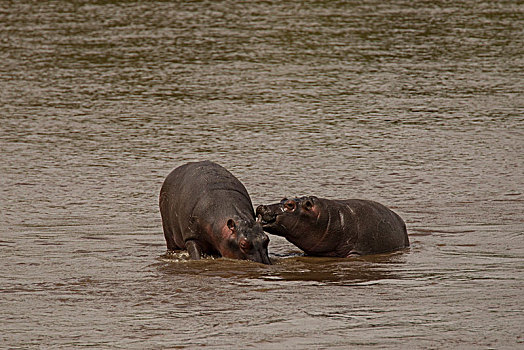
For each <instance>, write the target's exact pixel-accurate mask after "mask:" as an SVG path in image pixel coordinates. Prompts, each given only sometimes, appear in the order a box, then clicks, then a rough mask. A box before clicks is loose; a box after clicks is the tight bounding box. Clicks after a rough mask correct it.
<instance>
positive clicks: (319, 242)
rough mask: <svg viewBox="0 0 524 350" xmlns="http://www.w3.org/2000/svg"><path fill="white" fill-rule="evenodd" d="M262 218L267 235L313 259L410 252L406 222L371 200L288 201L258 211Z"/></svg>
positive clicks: (311, 198)
mask: <svg viewBox="0 0 524 350" xmlns="http://www.w3.org/2000/svg"><path fill="white" fill-rule="evenodd" d="M256 214H257V220H258V221H259V222H260V223H261V224H262V227H263V228H264V231H266V232H268V233H270V234H274V235H277V236H281V237H285V238H286V239H287V240H288V241H289V242H291V243H293V244H294V245H296V246H297V247H298V248H300V249H302V250H303V251H304V252H305V253H306V254H307V255H313V256H330V257H350V256H354V255H366V254H378V253H386V252H391V251H395V250H399V249H402V248H406V247H409V238H408V234H407V230H406V224H405V223H404V221H403V220H402V218H401V217H400V216H399V215H397V214H396V213H395V212H393V211H392V210H391V209H389V208H387V207H386V206H384V205H382V204H380V203H377V202H374V201H370V200H363V199H347V200H331V199H325V198H318V197H315V196H305V197H299V198H293V199H287V198H284V199H283V200H282V201H280V202H279V203H274V204H269V205H260V206H258V207H257V209H256Z"/></svg>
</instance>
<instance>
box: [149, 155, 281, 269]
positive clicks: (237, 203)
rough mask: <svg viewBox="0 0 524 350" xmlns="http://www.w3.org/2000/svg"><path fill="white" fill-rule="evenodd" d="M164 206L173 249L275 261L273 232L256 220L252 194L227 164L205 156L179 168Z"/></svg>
mask: <svg viewBox="0 0 524 350" xmlns="http://www.w3.org/2000/svg"><path fill="white" fill-rule="evenodd" d="M159 206H160V214H161V216H162V227H163V230H164V237H165V239H166V244H167V249H168V250H184V249H187V251H188V253H189V255H190V257H191V258H192V259H200V258H202V257H203V256H204V255H220V256H223V257H227V258H231V259H239V260H251V261H255V262H259V263H263V264H271V260H270V259H269V256H268V249H267V247H268V244H269V238H268V236H267V235H266V234H265V233H264V230H263V228H262V226H261V224H260V223H259V222H256V220H255V213H254V211H253V205H252V203H251V199H250V197H249V194H248V193H247V190H246V188H245V187H244V185H242V183H241V182H240V181H239V180H238V179H237V178H236V177H235V176H234V175H233V174H231V173H230V172H229V171H227V170H226V169H225V168H223V167H222V166H220V165H218V164H216V163H213V162H210V161H204V162H195V163H187V164H184V165H182V166H180V167H178V168H176V169H174V170H173V171H172V172H171V173H170V174H169V175H168V176H167V177H166V179H165V181H164V183H163V185H162V188H161V190H160V197H159Z"/></svg>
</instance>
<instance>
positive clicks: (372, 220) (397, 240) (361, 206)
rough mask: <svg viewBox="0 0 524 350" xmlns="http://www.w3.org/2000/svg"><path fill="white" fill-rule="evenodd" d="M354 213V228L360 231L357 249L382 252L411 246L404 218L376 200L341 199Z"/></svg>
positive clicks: (349, 210)
mask: <svg viewBox="0 0 524 350" xmlns="http://www.w3.org/2000/svg"><path fill="white" fill-rule="evenodd" d="M338 202H339V203H340V204H342V205H344V206H345V207H346V208H347V210H348V212H349V213H351V214H352V216H353V220H352V225H351V226H352V228H351V229H355V227H357V228H358V229H356V231H357V232H358V239H357V242H358V243H357V245H356V248H357V249H356V250H360V251H362V252H363V253H381V252H388V251H393V250H396V249H399V248H404V247H409V238H408V234H407V230H406V224H405V222H404V220H402V218H401V217H400V216H399V215H398V214H397V213H395V212H394V211H393V210H391V209H389V208H388V207H386V206H385V205H382V204H380V203H378V202H375V201H370V200H363V199H349V200H340V201H338Z"/></svg>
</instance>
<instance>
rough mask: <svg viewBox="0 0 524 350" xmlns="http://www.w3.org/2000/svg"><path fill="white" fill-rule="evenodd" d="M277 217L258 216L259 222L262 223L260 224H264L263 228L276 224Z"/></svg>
mask: <svg viewBox="0 0 524 350" xmlns="http://www.w3.org/2000/svg"><path fill="white" fill-rule="evenodd" d="M276 218H277V217H276V215H275V216H272V215H267V214H266V215H263V214H258V215H257V222H260V224H262V226H267V225H270V224H272V223H274V222H275V220H276Z"/></svg>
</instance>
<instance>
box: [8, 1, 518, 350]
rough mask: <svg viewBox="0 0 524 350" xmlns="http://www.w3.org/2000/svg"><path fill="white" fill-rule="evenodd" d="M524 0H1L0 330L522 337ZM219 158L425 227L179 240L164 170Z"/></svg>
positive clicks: (244, 175)
mask: <svg viewBox="0 0 524 350" xmlns="http://www.w3.org/2000/svg"><path fill="white" fill-rule="evenodd" d="M523 12H524V11H523V7H522V4H520V3H519V2H515V1H497V2H491V1H480V2H479V1H469V0H466V1H458V2H457V1H455V2H452V3H450V2H445V1H436V2H434V1H433V2H427V1H418V2H412V1H402V0H395V1H389V2H383V1H370V0H367V1H359V2H353V1H351V2H328V3H325V2H307V3H305V4H304V3H301V2H289V1H273V2H258V1H255V2H247V3H244V2H242V3H239V2H235V1H217V2H215V1H213V2H175V3H172V2H162V1H148V2H138V1H121V2H120V1H52V2H37V1H17V2H3V3H2V4H0V58H1V60H2V64H1V65H0V125H1V126H0V153H1V155H2V156H1V157H2V158H1V162H0V199H1V201H0V220H1V221H0V222H1V225H0V254H1V255H2V257H3V259H2V261H3V269H2V272H1V273H0V293H1V298H0V310H2V311H1V313H0V315H1V316H2V317H1V321H0V326H1V329H2V335H1V337H0V339H1V342H0V344H1V347H5V348H41V347H43V348H72V347H76V348H81V347H84V346H85V347H87V346H89V347H94V348H98V349H103V348H111V349H115V348H124V349H130V348H136V349H143V348H152V349H155V348H198V347H207V348H264V349H282V348H293V349H295V348H304V349H306V348H330V349H331V348H333V349H336V348H340V349H343V348H348V347H351V346H358V347H362V348H377V349H378V348H425V349H435V348H441V347H443V346H444V347H460V348H475V349H477V348H497V349H503V348H508V349H510V348H511V349H515V348H519V347H522V343H523V342H524V335H523V334H524V329H523V326H522V325H523V324H524V311H523V307H522V305H524V297H523V294H522V288H523V279H524V276H523V268H524V264H523V258H524V239H523V232H524V215H523V212H524V210H523V209H524V208H523V201H524V194H523V188H524V176H523V175H524V174H523V165H524V157H523V154H524V141H523V140H524V105H523V102H522V101H524V98H523V97H524V96H523V94H522V91H523V84H522V66H523V63H524V62H523V60H522V52H523V47H524V45H523V37H524V36H523V30H522V28H524V21H523V18H524V17H523ZM204 159H209V160H213V161H216V162H218V163H220V164H221V165H223V166H225V167H226V168H228V169H229V170H230V171H231V172H232V173H233V174H235V175H236V176H237V177H238V178H239V179H240V180H241V181H242V182H243V183H244V184H245V186H246V188H247V189H248V191H249V193H250V194H251V197H252V200H253V203H254V205H258V204H262V203H270V202H274V201H277V200H280V199H281V198H282V197H283V196H301V195H317V196H320V197H327V198H341V199H342V198H364V199H373V200H376V201H379V202H381V203H383V204H385V205H387V206H389V207H391V208H392V209H394V210H395V211H396V212H397V213H399V214H400V215H401V216H402V217H403V218H404V220H405V221H406V223H407V226H408V232H409V236H410V240H411V248H410V249H408V250H406V251H402V252H396V253H392V254H385V255H377V256H368V257H360V258H354V259H327V258H311V257H304V256H302V254H301V252H300V250H298V249H297V248H295V247H294V246H292V245H291V244H289V243H287V242H286V241H285V240H283V239H281V238H279V237H275V236H271V237H270V238H271V243H270V246H269V249H270V257H271V259H272V260H273V262H274V264H273V265H271V266H263V265H259V264H256V263H251V262H244V261H232V260H227V259H207V260H203V261H189V260H188V259H187V256H186V255H185V254H178V255H174V256H173V255H165V242H164V238H163V234H162V229H161V221H160V215H159V211H158V192H159V190H160V186H161V184H162V181H163V179H164V178H165V176H166V175H167V174H168V173H169V172H170V171H171V169H173V168H174V167H176V166H178V165H181V164H183V163H185V162H187V161H196V160H204Z"/></svg>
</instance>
